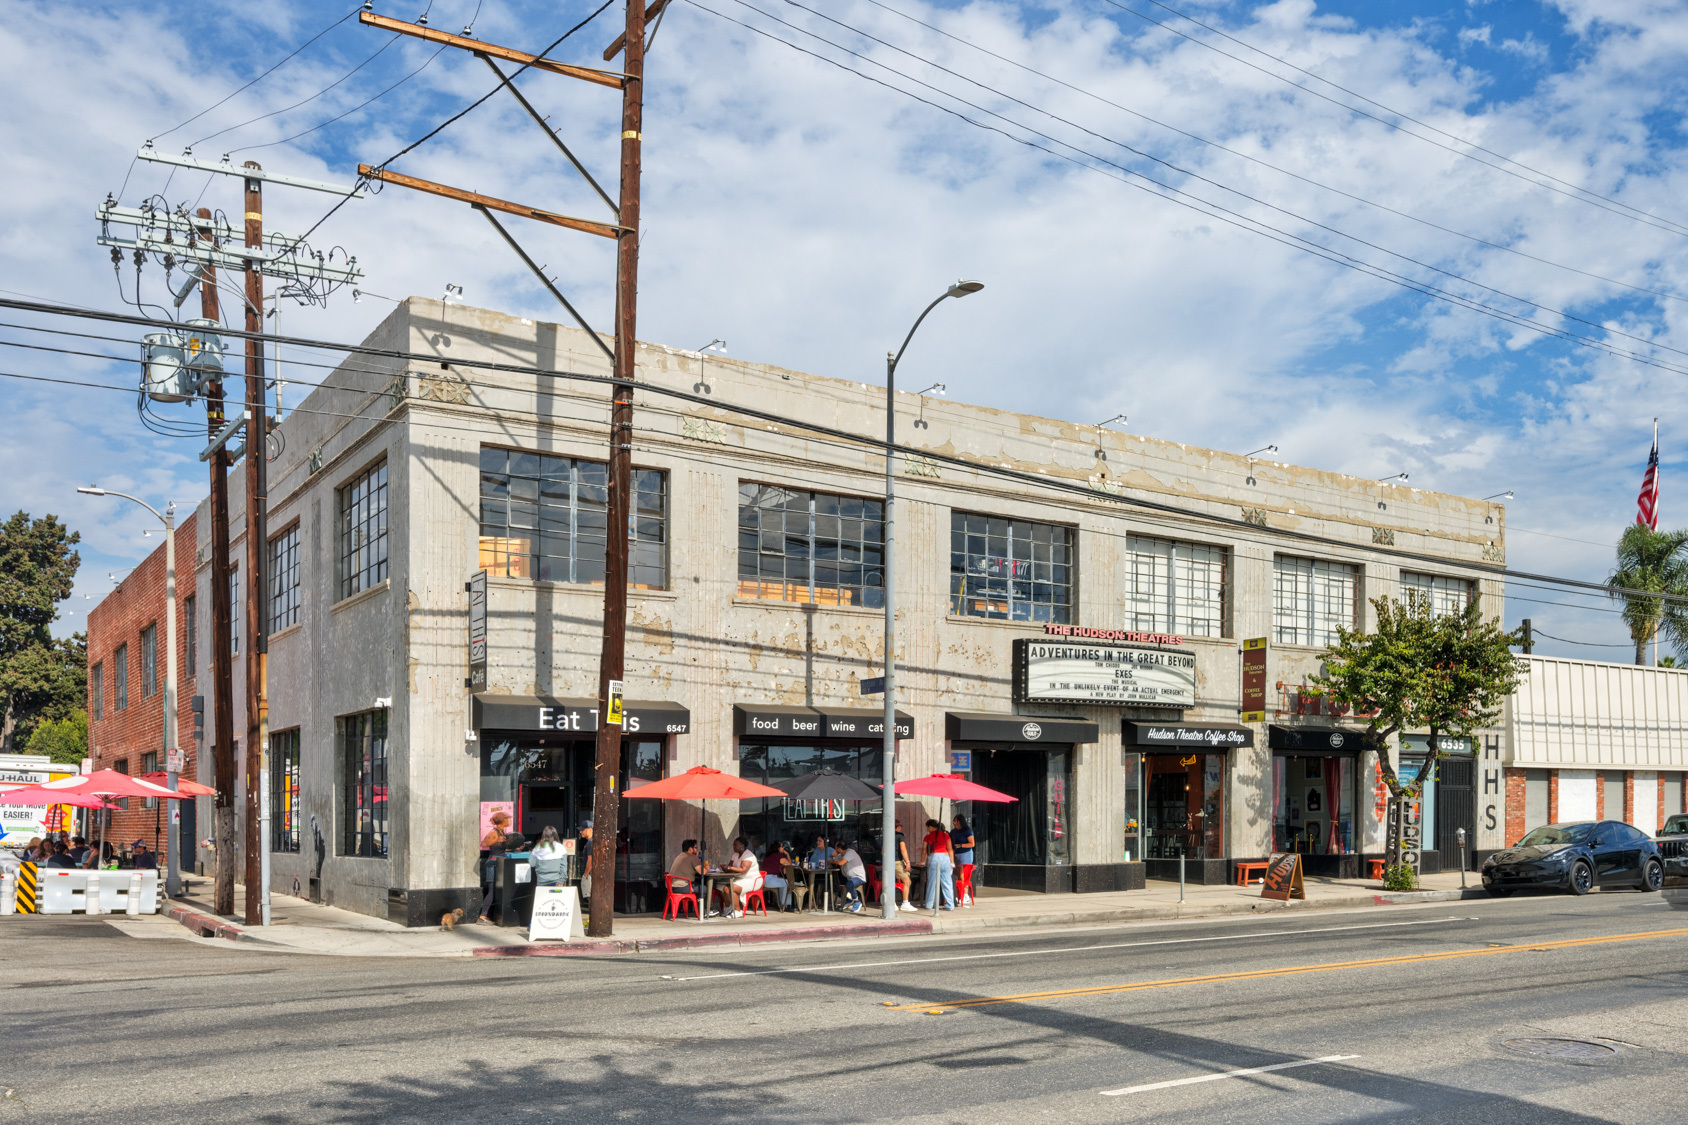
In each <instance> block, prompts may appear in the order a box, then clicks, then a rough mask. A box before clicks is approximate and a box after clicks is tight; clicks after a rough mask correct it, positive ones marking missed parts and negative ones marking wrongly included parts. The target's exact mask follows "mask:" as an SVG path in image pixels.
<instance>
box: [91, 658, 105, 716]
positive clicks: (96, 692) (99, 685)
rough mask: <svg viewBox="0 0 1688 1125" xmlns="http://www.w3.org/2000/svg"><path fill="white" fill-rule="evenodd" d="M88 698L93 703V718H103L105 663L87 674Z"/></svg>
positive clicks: (96, 666)
mask: <svg viewBox="0 0 1688 1125" xmlns="http://www.w3.org/2000/svg"><path fill="white" fill-rule="evenodd" d="M88 698H89V699H91V700H93V701H94V718H95V719H96V720H98V719H103V718H105V661H103V660H102V661H100V662H99V663H98V664H96V665H94V667H93V670H92V671H90V672H89V673H88Z"/></svg>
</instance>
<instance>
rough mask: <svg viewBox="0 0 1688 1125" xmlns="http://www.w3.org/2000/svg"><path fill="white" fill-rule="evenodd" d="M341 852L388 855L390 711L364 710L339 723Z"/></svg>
mask: <svg viewBox="0 0 1688 1125" xmlns="http://www.w3.org/2000/svg"><path fill="white" fill-rule="evenodd" d="M338 726H339V735H340V737H339V741H340V762H341V765H342V767H343V769H344V772H343V774H342V783H341V788H340V824H341V829H342V832H341V839H340V854H341V855H350V856H376V857H380V858H383V859H384V858H386V855H387V824H388V821H387V712H386V711H385V710H381V711H365V712H364V713H363V714H361V715H346V716H344V717H343V718H341V719H340V720H339V722H338Z"/></svg>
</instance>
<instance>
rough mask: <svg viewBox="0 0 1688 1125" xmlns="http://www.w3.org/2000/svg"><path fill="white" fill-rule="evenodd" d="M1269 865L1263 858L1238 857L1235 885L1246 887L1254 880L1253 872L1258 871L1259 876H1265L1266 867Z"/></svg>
mask: <svg viewBox="0 0 1688 1125" xmlns="http://www.w3.org/2000/svg"><path fill="white" fill-rule="evenodd" d="M1270 866H1271V864H1270V863H1268V862H1267V861H1265V860H1263V859H1259V860H1244V859H1239V860H1238V861H1237V886H1239V887H1246V886H1248V885H1249V884H1250V883H1252V882H1254V873H1255V872H1257V871H1258V872H1259V873H1260V877H1261V878H1262V879H1264V878H1265V877H1266V869H1267V868H1268V867H1270Z"/></svg>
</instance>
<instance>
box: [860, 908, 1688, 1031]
mask: <svg viewBox="0 0 1688 1125" xmlns="http://www.w3.org/2000/svg"><path fill="white" fill-rule="evenodd" d="M1684 935H1688V928H1684V929H1680V930H1649V931H1647V932H1645V933H1639V934H1611V935H1608V936H1605V937H1589V938H1570V939H1567V940H1565V941H1538V942H1530V943H1529V944H1526V945H1503V946H1498V947H1492V948H1488V949H1450V950H1444V951H1442V952H1438V953H1414V954H1410V955H1408V956H1405V957H1371V958H1367V959H1366V960H1364V961H1331V962H1326V963H1325V964H1321V965H1291V966H1288V967H1285V968H1281V969H1251V970H1248V971H1247V972H1241V973H1213V974H1210V975H1207V976H1199V977H1173V978H1172V979H1170V980H1149V981H1139V982H1137V983H1134V984H1107V985H1098V986H1097V987H1095V988H1064V989H1060V990H1058V991H1055V992H1022V993H1019V994H1017V995H1014V996H980V997H977V998H975V999H972V1000H927V1001H922V1002H921V1003H919V1004H899V1005H897V1006H895V1007H893V1008H892V1009H891V1010H892V1011H895V1012H927V1011H933V1010H936V1009H951V1008H982V1007H985V1006H986V1005H989V1004H1025V1003H1028V1002H1030V1001H1034V1000H1058V999H1061V998H1063V997H1068V996H1102V995H1106V994H1108V993H1114V992H1140V991H1143V990H1145V989H1150V988H1176V987H1178V986H1180V985H1186V984H1213V983H1216V982H1219V981H1231V980H1257V979H1260V978H1262V977H1287V976H1296V975H1299V974H1303V973H1334V972H1339V971H1341V970H1343V969H1369V968H1375V967H1377V966H1380V965H1409V964H1412V963H1414V962H1418V961H1450V960H1453V959H1455V958H1459V957H1488V956H1492V955H1494V954H1497V953H1521V952H1524V951H1527V950H1529V951H1534V950H1547V949H1571V948H1574V947H1576V946H1580V945H1607V944H1610V943H1612V942H1619V941H1642V940H1645V939H1647V938H1664V937H1682V936H1684Z"/></svg>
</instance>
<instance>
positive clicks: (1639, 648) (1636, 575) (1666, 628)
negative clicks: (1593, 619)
mask: <svg viewBox="0 0 1688 1125" xmlns="http://www.w3.org/2000/svg"><path fill="white" fill-rule="evenodd" d="M1606 585H1607V587H1608V588H1609V589H1610V590H1611V591H1612V596H1613V597H1614V598H1617V599H1619V600H1620V601H1622V602H1623V603H1624V608H1623V619H1624V624H1625V625H1628V626H1629V636H1630V639H1631V640H1633V641H1634V642H1635V662H1636V663H1637V664H1645V663H1647V642H1648V641H1650V640H1652V639H1653V638H1654V637H1656V636H1658V635H1659V633H1660V632H1661V631H1663V633H1664V635H1665V636H1666V637H1667V638H1669V639H1670V640H1671V642H1672V643H1674V644H1675V645H1676V647H1678V648H1688V614H1685V613H1684V610H1683V605H1682V603H1680V602H1667V601H1665V599H1664V598H1650V597H1647V596H1646V595H1645V594H1634V593H1628V592H1626V591H1630V590H1646V591H1648V592H1649V593H1655V594H1665V595H1675V596H1677V597H1688V531H1654V530H1653V529H1652V528H1650V527H1648V526H1647V525H1646V524H1640V523H1633V524H1630V525H1629V526H1628V527H1626V528H1625V529H1624V533H1623V534H1622V535H1621V536H1619V537H1618V559H1617V565H1616V566H1615V567H1614V568H1613V570H1612V575H1611V577H1610V578H1608V579H1606Z"/></svg>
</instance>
